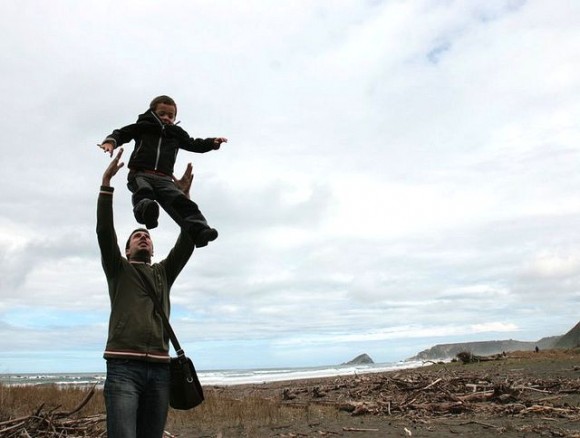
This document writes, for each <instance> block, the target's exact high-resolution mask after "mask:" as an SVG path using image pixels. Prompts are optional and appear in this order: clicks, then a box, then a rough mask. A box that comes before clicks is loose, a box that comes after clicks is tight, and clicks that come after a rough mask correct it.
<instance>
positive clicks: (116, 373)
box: [104, 359, 169, 438]
mask: <svg viewBox="0 0 580 438" xmlns="http://www.w3.org/2000/svg"><path fill="white" fill-rule="evenodd" d="M104 395H105V406H106V408H107V436H108V438H161V437H162V436H163V429H164V427H165V421H166V420H167V411H168V409H169V364H166V363H151V362H143V361H137V360H125V359H107V378H106V380H105V390H104Z"/></svg>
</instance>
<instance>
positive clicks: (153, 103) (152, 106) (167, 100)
mask: <svg viewBox="0 0 580 438" xmlns="http://www.w3.org/2000/svg"><path fill="white" fill-rule="evenodd" d="M160 103H164V104H165V105H171V106H174V107H175V112H177V105H176V104H175V101H174V100H173V99H172V98H171V97H169V96H157V97H156V98H155V99H153V100H152V101H151V103H150V104H149V109H150V110H153V111H155V108H157V105H159V104H160Z"/></svg>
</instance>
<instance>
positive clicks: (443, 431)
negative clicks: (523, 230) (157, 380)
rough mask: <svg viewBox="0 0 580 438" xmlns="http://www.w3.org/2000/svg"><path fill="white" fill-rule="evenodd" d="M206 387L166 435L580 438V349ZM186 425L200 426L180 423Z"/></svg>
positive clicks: (178, 415)
mask: <svg viewBox="0 0 580 438" xmlns="http://www.w3.org/2000/svg"><path fill="white" fill-rule="evenodd" d="M205 390H206V395H207V399H206V403H204V405H202V407H200V408H199V409H198V410H194V411H192V412H185V413H184V412H178V411H171V412H170V416H169V422H168V427H167V430H168V431H170V432H171V433H172V434H174V435H175V436H179V437H193V438H195V437H210V436H211V437H224V438H225V437H253V438H263V437H280V438H282V437H320V436H332V437H335V436H336V437H365V438H366V437H369V438H378V437H391V436H393V437H397V436H401V437H404V436H414V437H415V436H418V437H421V436H429V437H436V438H439V437H444V438H449V437H458V436H467V435H473V436H477V437H485V436H498V435H501V436H502V437H504V438H505V437H507V438H516V437H518V438H523V437H533V436H559V437H568V438H580V350H578V349H577V350H570V351H545V352H541V353H539V354H535V353H530V352H514V353H509V354H507V356H506V357H505V358H503V359H501V360H497V361H489V362H480V363H473V364H465V365H464V364H462V363H458V362H456V363H443V364H432V365H428V366H425V367H421V368H413V369H401V370H394V371H386V372H377V373H368V374H363V375H357V376H335V377H325V378H309V379H302V380H292V381H279V382H270V383H262V384H244V385H231V386H219V385H216V386H212V387H208V388H205ZM224 410H225V411H226V412H228V413H229V416H224V415H221V414H220V411H224ZM232 412H234V413H235V415H233V416H232V415H231V414H232ZM256 412H257V413H258V414H257V415H256ZM236 416H237V418H236ZM232 417H233V418H232ZM185 419H190V420H192V421H191V423H192V424H194V425H195V426H189V427H185V428H184V427H180V424H182V423H183V422H184V421H185ZM204 421H205V423H206V424H207V425H206V426H199V425H200V424H202V423H204Z"/></svg>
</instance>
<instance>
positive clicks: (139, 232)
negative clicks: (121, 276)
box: [125, 228, 153, 262]
mask: <svg viewBox="0 0 580 438" xmlns="http://www.w3.org/2000/svg"><path fill="white" fill-rule="evenodd" d="M125 255H126V256H127V260H130V261H131V260H132V261H141V262H149V261H151V257H152V256H153V242H152V241H151V236H150V235H149V231H148V230H146V229H145V228H137V229H136V230H133V232H132V233H131V234H130V235H129V238H128V239H127V243H126V244H125Z"/></svg>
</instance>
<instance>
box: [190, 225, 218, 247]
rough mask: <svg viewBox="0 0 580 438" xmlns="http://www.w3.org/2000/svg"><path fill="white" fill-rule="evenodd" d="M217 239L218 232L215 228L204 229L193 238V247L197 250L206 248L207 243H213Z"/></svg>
mask: <svg viewBox="0 0 580 438" xmlns="http://www.w3.org/2000/svg"><path fill="white" fill-rule="evenodd" d="M217 237H218V232H217V230H216V229H215V228H209V227H208V228H204V229H202V230H201V231H200V232H198V233H197V235H196V236H195V239H194V240H195V246H196V247H197V248H203V247H204V246H207V244H208V243H209V242H213V241H214V240H216V239H217Z"/></svg>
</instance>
